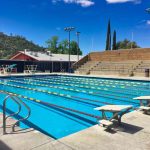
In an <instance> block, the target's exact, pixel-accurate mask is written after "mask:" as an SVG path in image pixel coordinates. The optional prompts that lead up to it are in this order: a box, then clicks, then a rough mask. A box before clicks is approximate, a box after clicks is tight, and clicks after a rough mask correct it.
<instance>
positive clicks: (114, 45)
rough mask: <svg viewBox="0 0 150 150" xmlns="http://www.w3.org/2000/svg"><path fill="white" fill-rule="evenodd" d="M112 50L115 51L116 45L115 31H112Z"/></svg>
mask: <svg viewBox="0 0 150 150" xmlns="http://www.w3.org/2000/svg"><path fill="white" fill-rule="evenodd" d="M112 47H113V48H112V49H113V50H117V43H116V30H115V31H114V34H113V46H112Z"/></svg>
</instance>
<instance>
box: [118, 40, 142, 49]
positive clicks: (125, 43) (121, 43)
mask: <svg viewBox="0 0 150 150" xmlns="http://www.w3.org/2000/svg"><path fill="white" fill-rule="evenodd" d="M131 48H140V46H138V45H137V43H136V42H134V41H133V42H131V41H130V40H128V39H125V40H123V41H119V42H118V43H117V49H131Z"/></svg>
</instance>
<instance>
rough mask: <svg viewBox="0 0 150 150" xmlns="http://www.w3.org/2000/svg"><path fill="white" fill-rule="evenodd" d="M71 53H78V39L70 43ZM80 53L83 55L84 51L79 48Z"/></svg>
mask: <svg viewBox="0 0 150 150" xmlns="http://www.w3.org/2000/svg"><path fill="white" fill-rule="evenodd" d="M70 54H71V55H77V54H78V44H77V42H76V41H71V43H70ZM79 55H82V51H81V50H80V49H79Z"/></svg>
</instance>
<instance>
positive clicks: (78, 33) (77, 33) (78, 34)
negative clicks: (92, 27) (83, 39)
mask: <svg viewBox="0 0 150 150" xmlns="http://www.w3.org/2000/svg"><path fill="white" fill-rule="evenodd" d="M80 33H81V32H79V31H78V32H76V35H77V43H78V49H77V56H78V61H79V50H80V46H79V37H80Z"/></svg>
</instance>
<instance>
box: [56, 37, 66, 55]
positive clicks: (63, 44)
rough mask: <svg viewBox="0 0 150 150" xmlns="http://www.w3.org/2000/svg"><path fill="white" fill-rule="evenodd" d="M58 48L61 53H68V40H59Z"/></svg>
mask: <svg viewBox="0 0 150 150" xmlns="http://www.w3.org/2000/svg"><path fill="white" fill-rule="evenodd" d="M58 49H59V52H60V53H61V54H68V40H63V41H62V42H60V43H59V45H58Z"/></svg>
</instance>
